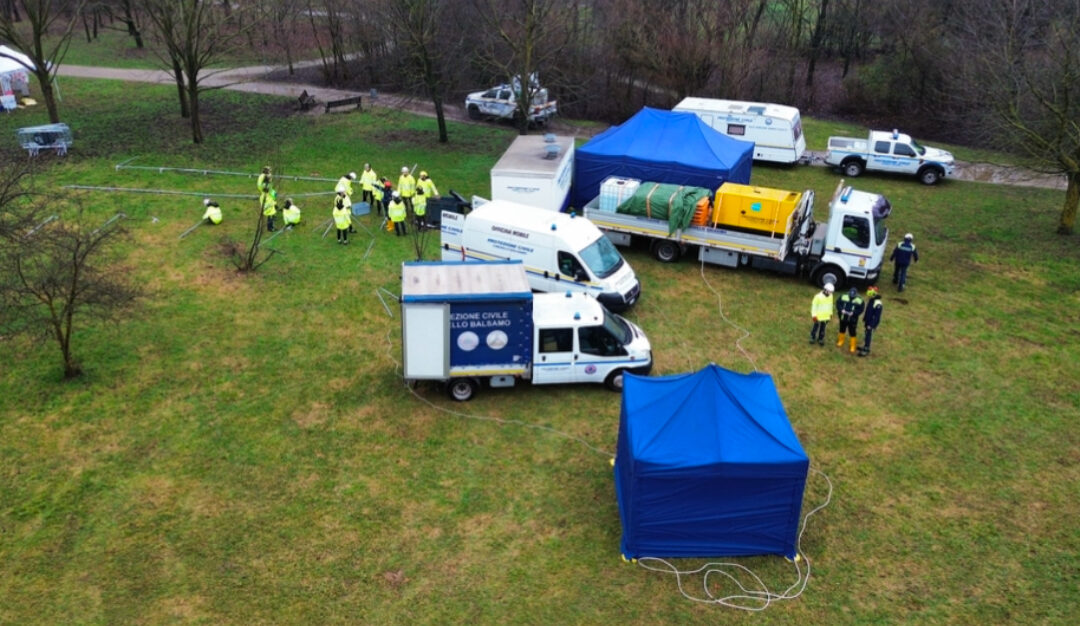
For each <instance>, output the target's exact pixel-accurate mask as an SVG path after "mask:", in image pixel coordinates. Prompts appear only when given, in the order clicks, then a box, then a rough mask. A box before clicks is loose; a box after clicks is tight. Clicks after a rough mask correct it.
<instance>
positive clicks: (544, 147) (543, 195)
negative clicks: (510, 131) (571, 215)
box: [491, 134, 574, 211]
mask: <svg viewBox="0 0 1080 626" xmlns="http://www.w3.org/2000/svg"><path fill="white" fill-rule="evenodd" d="M573 173H574V138H573V137H556V136H555V135H552V134H545V135H519V136H518V137H517V138H516V139H514V142H513V143H511V144H510V147H509V148H507V149H506V152H504V153H503V155H502V158H500V159H499V162H498V163H496V164H495V167H493V168H491V199H492V200H509V201H510V202H519V203H521V204H527V205H529V206H535V207H540V208H541V209H548V210H549V211H562V210H564V209H565V208H566V207H567V206H568V205H569V204H570V178H571V176H572V175H573Z"/></svg>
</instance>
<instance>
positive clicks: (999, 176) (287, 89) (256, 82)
mask: <svg viewBox="0 0 1080 626" xmlns="http://www.w3.org/2000/svg"><path fill="white" fill-rule="evenodd" d="M318 64H319V61H317V60H316V61H304V62H302V63H296V64H294V67H296V68H301V67H312V66H317V65H318ZM281 70H282V68H281V67H280V66H269V65H258V66H252V67H241V68H235V69H228V70H220V71H215V72H212V73H208V74H206V76H205V78H203V81H202V82H203V84H205V85H206V86H208V87H220V88H224V89H232V90H235V91H244V92H248V93H258V94H266V95H274V96H284V97H290V98H295V99H298V98H299V97H300V94H301V93H302V92H304V91H307V92H308V95H311V96H314V97H315V99H316V100H318V101H319V102H326V101H328V100H340V99H342V98H349V97H352V96H363V97H364V106H368V107H371V106H375V107H383V108H392V109H398V110H405V111H409V112H411V113H415V114H417V115H424V116H427V117H435V111H434V107H433V106H432V105H431V103H430V102H426V101H423V100H419V99H416V98H412V97H408V96H403V95H400V94H387V93H380V94H378V95H377V97H376V98H375V99H374V100H372V99H371V98H370V95H369V94H368V93H366V92H359V91H350V90H344V89H332V88H329V87H322V86H319V85H310V84H302V83H292V82H286V81H280V80H273V81H271V80H267V79H266V77H267V76H268V75H270V74H271V73H274V72H280V71H281ZM59 75H60V76H70V77H73V78H100V79H107V80H125V81H132V82H142V83H155V84H163V85H172V84H175V81H174V80H173V77H172V74H170V73H168V72H166V71H164V70H139V69H121V68H111V67H87V66H82V65H61V66H60V68H59ZM444 110H445V112H446V117H447V118H448V119H452V120H454V121H457V122H463V123H486V122H474V121H473V120H470V119H469V118H468V116H467V115H465V111H464V109H463V107H461V106H456V105H451V104H447V105H444ZM323 112H324V109H323V107H321V106H318V105H316V106H315V107H313V108H312V109H311V110H310V111H308V112H306V113H304V115H322V114H323ZM549 129H550V130H551V131H552V132H555V133H558V134H561V135H570V136H574V137H590V136H592V135H593V134H595V133H597V132H600V130H602V129H597V130H583V129H581V128H577V127H574V126H571V125H569V124H561V123H559V121H558V120H554V121H552V122H551V123H550V124H549ZM810 155H811V164H812V165H815V166H821V167H824V166H825V165H824V163H823V159H824V156H825V155H824V153H821V152H811V153H810ZM955 177H956V178H958V179H960V180H970V181H978V182H987V183H994V184H1001V185H1019V186H1023V187H1042V188H1048V189H1062V190H1064V189H1065V186H1066V181H1065V177H1064V176H1052V175H1048V174H1041V173H1038V172H1033V171H1030V170H1026V169H1023V168H1016V167H1005V166H1000V165H994V164H991V163H966V162H962V161H958V162H957V164H956V176H955Z"/></svg>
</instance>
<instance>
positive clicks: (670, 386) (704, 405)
mask: <svg viewBox="0 0 1080 626" xmlns="http://www.w3.org/2000/svg"><path fill="white" fill-rule="evenodd" d="M809 465H810V460H809V459H808V458H807V456H806V453H805V452H803V449H802V446H801V445H800V444H799V439H798V437H797V436H796V435H795V431H794V430H792V428H791V423H790V422H788V418H787V414H786V413H785V411H784V407H783V405H782V404H781V402H780V396H779V395H778V394H777V392H776V387H775V385H773V380H772V377H771V376H769V375H768V374H740V373H738V372H732V371H730V370H726V369H723V368H721V367H718V366H716V365H710V366H708V367H706V368H704V369H702V370H700V371H698V372H695V373H688V374H678V375H674V376H658V377H651V378H648V377H642V376H633V375H627V376H626V377H625V378H624V386H623V399H622V414H621V417H620V420H619V442H618V448H617V453H616V457H615V494H616V497H617V499H618V504H619V517H620V519H621V521H622V528H623V535H622V545H621V549H622V553H623V555H624V556H626V557H627V558H639V557H646V556H653V557H721V556H749V555H756V554H779V555H783V556H786V557H788V558H794V557H795V552H796V533H797V532H798V525H799V520H800V513H801V510H802V498H803V489H804V488H805V486H806V473H807V470H808V468H809Z"/></svg>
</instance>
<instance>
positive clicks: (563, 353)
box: [532, 326, 577, 385]
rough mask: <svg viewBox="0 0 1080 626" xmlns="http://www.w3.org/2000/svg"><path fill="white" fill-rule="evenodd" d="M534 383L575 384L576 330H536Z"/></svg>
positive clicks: (564, 328) (559, 328)
mask: <svg viewBox="0 0 1080 626" xmlns="http://www.w3.org/2000/svg"><path fill="white" fill-rule="evenodd" d="M533 332H534V333H536V342H535V346H536V350H535V354H534V357H533V374H532V381H533V383H534V384H537V385H546V384H549V383H571V382H574V357H575V355H576V354H577V353H576V352H575V351H574V329H573V328H572V327H569V326H567V327H554V328H536V329H535V330H534V331H533Z"/></svg>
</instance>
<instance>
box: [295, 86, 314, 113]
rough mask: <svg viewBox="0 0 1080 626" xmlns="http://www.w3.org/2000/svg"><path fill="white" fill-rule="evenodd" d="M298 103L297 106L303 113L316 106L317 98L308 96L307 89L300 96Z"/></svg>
mask: <svg viewBox="0 0 1080 626" xmlns="http://www.w3.org/2000/svg"><path fill="white" fill-rule="evenodd" d="M297 101H298V102H297V106H298V107H299V109H300V110H301V111H307V110H308V109H310V108H311V107H313V106H315V96H312V95H308V92H307V89H305V90H304V92H303V93H301V94H300V97H299V98H297Z"/></svg>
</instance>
